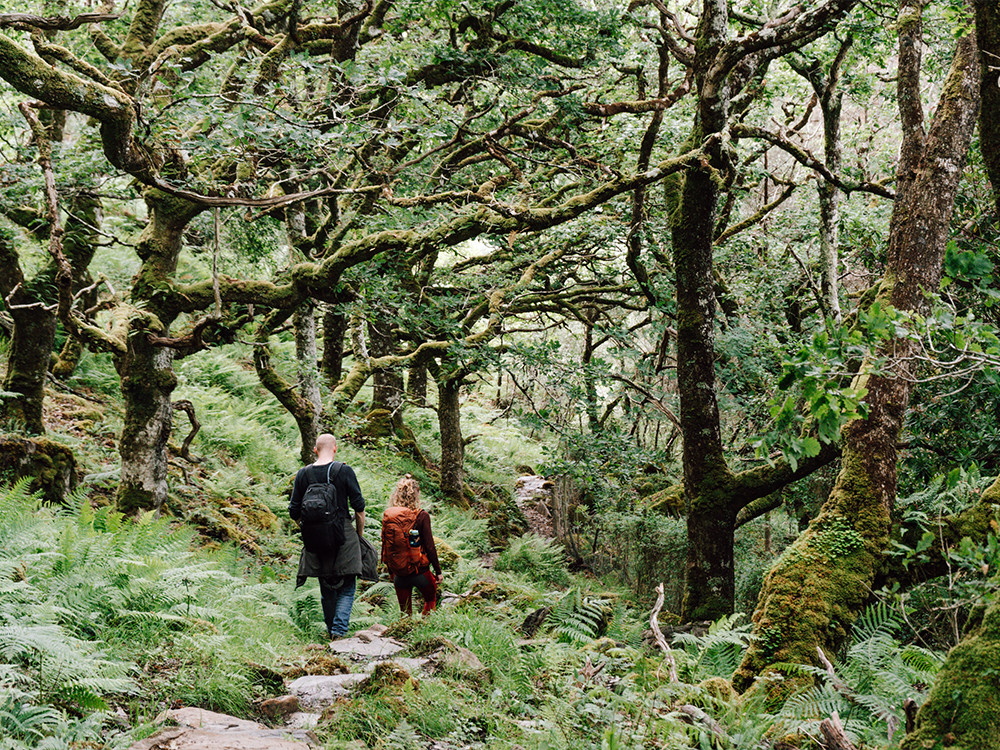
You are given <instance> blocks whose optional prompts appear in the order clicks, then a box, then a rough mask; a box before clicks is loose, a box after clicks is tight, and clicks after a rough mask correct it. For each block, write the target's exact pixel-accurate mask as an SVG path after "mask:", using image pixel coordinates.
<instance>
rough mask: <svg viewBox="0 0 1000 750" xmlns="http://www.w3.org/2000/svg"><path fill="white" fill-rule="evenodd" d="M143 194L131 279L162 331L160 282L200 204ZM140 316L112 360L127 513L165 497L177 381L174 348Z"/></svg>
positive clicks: (172, 266) (168, 317) (166, 316)
mask: <svg viewBox="0 0 1000 750" xmlns="http://www.w3.org/2000/svg"><path fill="white" fill-rule="evenodd" d="M145 199H146V205H147V206H148V208H149V222H148V223H147V225H146V228H145V229H144V230H143V233H142V235H141V236H140V237H139V241H138V242H137V243H136V252H137V253H138V254H139V257H140V258H141V259H142V267H141V268H140V270H139V273H138V274H136V277H135V279H134V281H133V285H132V299H133V300H134V301H135V302H136V303H137V305H140V304H141V305H143V306H144V308H145V311H146V313H147V314H148V315H150V316H152V317H151V318H149V319H147V321H144V322H145V323H147V324H152V325H159V326H162V330H160V331H157V333H161V334H165V333H167V332H168V331H169V328H170V324H171V323H172V322H173V319H172V314H171V313H170V312H169V311H166V310H160V309H159V306H158V305H157V304H156V301H157V291H158V287H159V285H160V284H163V283H164V282H168V281H169V280H170V279H171V278H172V277H173V275H174V272H175V271H176V270H177V258H178V256H179V254H180V251H181V238H182V235H183V232H184V229H185V227H187V225H188V223H189V222H190V221H191V220H192V219H193V218H194V217H195V216H197V215H198V213H199V212H200V211H201V210H202V208H201V207H199V206H196V205H194V204H192V203H189V202H187V201H185V200H183V199H180V198H174V197H171V196H168V195H165V194H163V193H161V192H159V191H157V190H147V191H146V195H145ZM153 321H155V322H153ZM139 322H140V321H139V320H136V321H134V322H133V326H132V327H131V330H130V331H129V335H128V341H127V349H126V352H125V354H124V355H122V356H119V357H118V359H117V361H116V363H115V365H116V367H117V368H118V374H119V375H120V376H121V389H122V396H123V397H124V400H125V424H124V426H123V428H122V437H121V441H120V442H119V445H118V452H119V454H120V455H121V459H122V469H121V483H120V484H119V486H118V496H117V499H116V502H117V505H118V508H119V509H120V510H121V511H123V512H125V513H131V512H135V511H138V510H150V509H153V508H158V507H160V506H161V505H162V504H163V502H164V500H166V498H167V440H168V439H169V437H170V426H171V420H172V417H173V409H172V408H171V405H170V397H171V394H172V393H173V390H174V387H175V386H176V384H177V378H176V376H175V375H174V371H173V361H174V350H173V349H170V348H166V347H160V346H153V345H152V344H151V343H150V342H149V339H148V336H147V329H146V327H145V326H143V325H136V324H137V323H139Z"/></svg>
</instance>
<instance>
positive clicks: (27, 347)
mask: <svg viewBox="0 0 1000 750" xmlns="http://www.w3.org/2000/svg"><path fill="white" fill-rule="evenodd" d="M43 299H44V298H43ZM12 301H14V303H15V305H16V304H18V301H20V303H21V304H25V305H28V304H34V305H38V306H37V307H25V308H21V309H19V308H18V307H16V306H13V307H11V308H10V309H9V312H10V316H11V318H12V319H13V320H14V335H13V337H12V339H11V346H10V355H9V357H8V359H7V376H6V377H5V378H4V381H3V389H4V390H5V391H6V392H7V393H9V394H17V395H16V396H14V395H11V396H9V397H5V398H4V399H3V402H2V403H3V408H2V410H0V416H2V418H3V419H7V420H11V421H12V422H13V423H14V424H16V425H17V426H18V427H19V428H21V429H23V430H24V431H25V432H26V433H28V434H33V435H41V434H43V433H44V432H45V424H44V421H43V419H42V409H43V404H44V401H45V376H46V373H48V370H49V360H50V359H51V357H52V346H53V343H54V342H55V338H56V314H55V310H54V309H52V308H46V307H43V306H41V305H43V304H44V303H43V302H41V301H40V300H38V299H37V298H33V297H31V298H29V297H28V295H25V294H20V295H15V298H14V300H12ZM50 304H52V305H54V304H55V302H54V301H52V300H50Z"/></svg>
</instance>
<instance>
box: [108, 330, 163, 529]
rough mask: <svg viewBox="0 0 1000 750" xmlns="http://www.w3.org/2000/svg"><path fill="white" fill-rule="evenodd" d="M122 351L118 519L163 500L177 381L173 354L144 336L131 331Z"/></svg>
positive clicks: (155, 505)
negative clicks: (122, 514)
mask: <svg viewBox="0 0 1000 750" xmlns="http://www.w3.org/2000/svg"><path fill="white" fill-rule="evenodd" d="M127 346H128V351H127V353H126V355H125V356H123V357H120V358H119V359H118V374H119V376H120V377H121V391H122V396H123V397H124V399H125V424H124V427H123V428H122V436H121V440H120V441H119V443H118V453H119V454H120V455H121V459H122V469H121V482H120V484H119V487H118V496H117V505H118V509H119V510H121V511H122V512H123V513H134V512H136V511H139V510H151V509H153V508H158V507H160V506H161V505H162V504H163V502H164V501H165V500H166V499H167V442H168V440H169V439H170V428H171V424H172V419H173V407H172V406H171V400H170V399H171V395H172V394H173V391H174V387H175V386H176V385H177V377H176V376H175V375H174V369H173V362H174V351H173V350H172V349H169V348H166V347H162V346H154V345H153V344H151V343H150V342H149V339H148V336H147V333H146V331H145V330H135V331H132V332H131V333H130V334H129V337H128V345H127Z"/></svg>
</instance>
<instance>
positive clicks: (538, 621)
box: [521, 607, 552, 638]
mask: <svg viewBox="0 0 1000 750" xmlns="http://www.w3.org/2000/svg"><path fill="white" fill-rule="evenodd" d="M550 612H552V607H542V608H541V609H536V610H535V611H534V612H532V613H531V614H530V615H528V616H527V617H525V618H524V622H522V623H521V632H522V633H524V636H525V637H526V638H532V637H534V635H535V633H537V632H538V628H540V627H541V626H542V623H544V622H545V620H546V618H547V617H548V616H549V613H550Z"/></svg>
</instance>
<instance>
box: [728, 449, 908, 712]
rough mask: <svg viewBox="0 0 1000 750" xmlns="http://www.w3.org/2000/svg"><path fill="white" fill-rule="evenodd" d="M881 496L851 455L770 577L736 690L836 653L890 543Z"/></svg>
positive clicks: (783, 685)
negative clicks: (817, 512)
mask: <svg viewBox="0 0 1000 750" xmlns="http://www.w3.org/2000/svg"><path fill="white" fill-rule="evenodd" d="M875 497H877V495H876V494H875V493H874V491H873V488H872V487H871V483H870V480H868V478H867V475H866V474H865V471H864V468H863V466H862V465H861V462H860V459H859V458H858V457H857V456H848V457H847V458H846V459H845V465H844V468H843V470H842V471H841V475H840V477H838V480H837V486H836V488H835V489H834V491H833V493H832V494H831V496H830V498H829V500H828V501H827V503H826V504H825V505H824V508H823V511H822V512H821V513H820V515H819V517H817V518H816V519H815V520H814V521H813V522H812V523H811V524H810V526H809V528H808V529H807V530H806V531H805V533H803V534H802V535H801V536H800V537H799V539H797V540H796V542H795V543H794V544H793V545H792V547H791V548H790V549H789V550H788V551H787V552H786V553H785V554H784V555H782V556H781V558H779V560H778V562H777V563H776V564H775V566H774V568H773V569H772V570H771V572H770V573H769V574H768V575H767V577H766V578H765V580H764V586H763V589H762V591H761V601H760V603H759V604H758V607H757V611H756V612H755V613H754V625H755V627H754V632H755V634H756V635H757V636H758V637H757V640H756V641H755V642H754V643H753V644H751V646H750V649H749V650H748V651H747V654H746V656H745V657H744V660H743V663H742V664H741V665H740V668H739V670H737V672H736V674H735V675H734V677H733V685H734V687H735V688H736V689H737V690H740V691H745V690H748V689H750V688H751V687H753V685H754V678H756V677H757V676H758V675H763V674H766V673H767V672H769V671H772V670H773V671H777V672H781V671H782V670H781V668H780V666H776V665H779V664H781V663H793V664H814V663H816V660H817V659H816V649H817V647H819V648H822V649H823V651H824V652H825V653H827V654H828V655H831V656H832V655H833V654H836V653H837V651H838V650H839V647H840V646H841V644H843V643H844V641H845V639H846V638H847V635H848V629H849V628H850V625H851V623H852V622H853V621H854V618H855V617H856V616H857V613H858V612H859V611H860V610H861V609H862V608H863V606H864V604H865V601H866V600H867V597H868V592H869V590H870V587H871V584H872V581H873V580H874V576H875V570H876V567H877V565H878V562H879V560H880V559H881V552H882V550H883V549H884V548H885V546H886V545H887V544H888V533H889V527H890V519H889V514H888V510H887V509H885V508H883V507H881V505H880V504H879V503H877V502H875V501H874V500H873V498H875ZM848 519H850V520H848ZM779 634H780V637H778V635H779ZM793 683H795V680H788V679H786V680H784V681H782V682H778V683H776V684H775V685H770V684H769V685H768V688H767V689H768V690H769V691H772V692H775V691H776V692H777V693H783V694H784V695H787V694H788V693H789V692H790V691H791V689H793V688H794V687H795V684H793ZM774 697H775V698H776V697H777V696H774Z"/></svg>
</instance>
